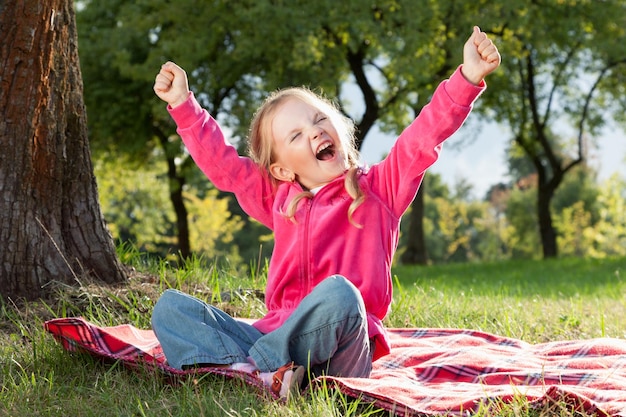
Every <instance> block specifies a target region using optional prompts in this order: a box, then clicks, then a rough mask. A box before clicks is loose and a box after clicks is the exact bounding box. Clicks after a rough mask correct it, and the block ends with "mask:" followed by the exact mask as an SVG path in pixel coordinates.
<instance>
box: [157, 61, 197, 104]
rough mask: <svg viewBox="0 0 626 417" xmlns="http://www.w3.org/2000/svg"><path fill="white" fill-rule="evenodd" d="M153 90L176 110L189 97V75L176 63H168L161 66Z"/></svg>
mask: <svg viewBox="0 0 626 417" xmlns="http://www.w3.org/2000/svg"><path fill="white" fill-rule="evenodd" d="M153 90H154V92H155V93H156V95H157V96H158V97H159V98H160V99H161V100H163V101H165V102H166V103H167V104H169V105H170V107H172V108H174V107H176V106H178V105H179V104H181V103H183V102H184V101H186V100H187V97H189V84H188V83H187V73H186V72H185V70H183V69H182V68H181V67H179V66H178V65H176V64H175V63H173V62H171V61H168V62H166V63H165V64H163V65H162V66H161V70H160V71H159V73H158V74H157V76H156V78H155V80H154V87H153Z"/></svg>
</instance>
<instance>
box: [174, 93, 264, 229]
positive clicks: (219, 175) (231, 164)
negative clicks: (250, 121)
mask: <svg viewBox="0 0 626 417" xmlns="http://www.w3.org/2000/svg"><path fill="white" fill-rule="evenodd" d="M168 111H169V113H170V115H171V116H172V118H173V119H174V121H175V122H176V124H177V126H178V129H177V132H178V134H179V135H180V136H181V138H182V140H183V143H184V144H185V146H186V147H187V150H188V151H189V154H190V155H191V157H192V158H193V160H194V161H195V163H196V165H198V167H199V168H200V169H201V170H202V172H204V174H205V175H206V176H207V178H208V179H209V180H210V181H211V182H212V183H213V184H214V185H215V186H216V187H217V188H218V189H220V190H221V191H226V192H232V193H234V194H235V196H236V197H237V201H238V202H239V204H240V205H241V207H242V208H243V209H244V210H245V211H246V213H247V214H248V215H249V216H251V217H253V218H255V219H256V220H258V221H259V222H261V223H262V224H264V225H265V226H267V227H269V228H270V229H271V228H272V215H271V211H272V202H273V197H274V194H273V189H272V184H271V182H270V181H269V179H268V177H267V176H266V175H264V174H263V172H262V170H261V169H260V168H259V167H258V166H257V165H256V164H255V163H254V162H253V161H252V160H251V159H249V158H246V157H242V156H240V155H239V154H238V153H237V149H235V147H234V146H232V145H231V144H230V143H228V141H227V140H226V139H225V137H224V134H223V132H222V129H221V128H220V126H219V124H218V123H217V121H216V120H215V119H214V118H213V117H212V116H211V115H210V114H209V113H208V112H207V111H206V110H205V109H203V108H202V107H201V106H200V104H199V103H198V101H197V100H196V99H195V97H194V95H193V93H190V94H189V98H188V99H187V101H185V102H184V103H182V104H180V105H179V106H176V107H175V108H171V107H169V106H168Z"/></svg>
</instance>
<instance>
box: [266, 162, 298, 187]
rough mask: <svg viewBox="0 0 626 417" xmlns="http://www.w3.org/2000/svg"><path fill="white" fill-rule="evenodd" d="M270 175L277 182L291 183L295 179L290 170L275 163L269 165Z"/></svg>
mask: <svg viewBox="0 0 626 417" xmlns="http://www.w3.org/2000/svg"><path fill="white" fill-rule="evenodd" d="M270 174H272V177H274V178H276V179H277V180H278V181H285V182H293V181H294V180H295V179H296V174H295V173H294V172H293V171H292V170H290V169H289V168H285V167H284V166H282V165H280V164H279V163H277V162H274V163H273V164H271V165H270Z"/></svg>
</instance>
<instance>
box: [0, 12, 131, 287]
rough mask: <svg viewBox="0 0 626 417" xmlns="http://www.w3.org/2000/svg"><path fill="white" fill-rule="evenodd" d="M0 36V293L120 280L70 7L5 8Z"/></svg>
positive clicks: (1, 16) (121, 275)
mask: <svg viewBox="0 0 626 417" xmlns="http://www.w3.org/2000/svg"><path fill="white" fill-rule="evenodd" d="M0 33H2V34H3V41H2V45H1V46H0V84H1V89H0V91H2V95H1V96H0V108H1V109H2V112H3V114H2V117H0V142H1V143H2V152H1V153H0V195H1V196H0V219H1V221H0V241H1V242H2V251H1V254H0V257H1V258H2V259H1V262H0V265H1V266H0V292H1V294H2V295H3V296H5V297H28V298H36V297H39V296H42V295H43V294H44V292H45V291H46V286H47V285H48V284H50V283H51V282H61V283H75V282H76V280H77V279H78V278H80V277H83V276H84V275H85V274H88V275H90V276H93V277H97V278H99V279H101V280H103V281H106V282H118V281H122V280H124V278H125V274H124V272H123V270H122V266H121V265H120V263H119V261H118V258H117V256H116V252H115V247H114V245H113V241H112V239H111V236H110V234H109V233H108V231H107V229H106V227H105V224H104V221H103V219H102V215H101V212H100V208H99V205H98V195H97V190H96V182H95V179H94V176H93V172H92V171H93V170H92V165H91V160H90V152H89V144H88V141H87V128H86V120H85V108H84V105H83V98H82V81H81V73H80V68H79V61H78V50H77V38H76V24H75V16H74V8H73V2H72V1H71V0H52V1H50V2H47V3H46V4H45V5H44V4H43V3H42V2H40V1H34V0H16V1H13V2H4V3H2V6H1V7H0ZM48 288H49V287H48Z"/></svg>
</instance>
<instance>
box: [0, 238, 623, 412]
mask: <svg viewBox="0 0 626 417" xmlns="http://www.w3.org/2000/svg"><path fill="white" fill-rule="evenodd" d="M121 256H122V259H124V261H125V262H126V263H129V264H132V265H133V267H134V268H135V271H136V272H135V273H133V274H132V278H131V280H130V282H129V284H128V285H124V286H119V287H102V286H99V285H96V284H89V285H84V286H83V287H81V288H68V287H59V288H58V289H57V290H56V292H55V297H54V300H48V301H47V302H38V303H29V304H24V305H21V306H19V308H18V307H17V306H14V305H11V304H5V305H0V309H1V310H2V311H1V312H0V313H1V314H2V321H1V322H0V416H34V415H37V416H66V415H72V416H266V415H271V416H371V415H376V416H385V415H388V413H385V412H382V411H379V410H376V409H374V408H372V407H371V406H369V405H367V404H364V403H360V402H359V401H356V400H352V399H350V398H346V397H345V396H343V395H341V394H339V393H337V392H336V391H335V390H325V389H321V390H316V391H314V392H313V393H312V394H310V395H306V396H304V397H301V398H296V399H294V400H292V401H291V402H290V403H289V404H287V405H281V404H278V403H276V402H273V401H269V400H264V399H262V398H260V397H259V396H258V395H257V394H256V392H255V391H254V390H252V389H251V388H249V387H247V386H244V385H242V383H240V382H237V381H231V380H225V379H224V378H220V377H215V376H211V375H206V376H203V377H201V378H196V379H189V380H186V381H181V382H180V383H178V384H174V385H172V384H169V383H167V382H166V381H164V380H163V379H161V378H159V377H155V376H154V375H146V374H145V373H146V372H148V371H130V370H128V369H127V368H124V367H122V366H119V365H117V364H104V363H101V362H99V361H97V360H95V359H93V358H92V357H90V356H88V355H85V354H78V353H73V354H70V353H68V352H66V351H64V350H63V349H62V348H61V346H60V345H59V344H58V343H56V342H55V341H54V340H53V339H52V337H51V336H50V335H48V334H46V333H45V332H44V331H43V322H44V321H45V320H46V319H49V318H52V317H56V316H64V315H66V316H72V315H82V316H85V317H86V318H87V319H89V320H93V321H94V322H97V323H99V324H101V325H114V324H120V323H132V324H135V325H136V326H138V327H143V328H147V327H148V326H149V319H150V312H151V309H152V306H153V304H154V302H155V301H156V299H157V298H158V295H159V294H160V293H161V292H162V291H163V289H165V288H168V287H174V288H180V289H182V290H184V291H187V292H190V293H193V294H195V295H196V296H199V297H202V298H205V299H207V300H209V301H212V302H214V303H217V304H218V305H220V306H221V307H223V308H224V309H226V310H227V311H229V312H230V313H231V314H233V315H238V316H250V317H258V316H260V315H261V314H263V303H262V300H260V299H259V297H258V292H255V291H249V290H258V289H262V288H263V285H264V278H263V273H262V269H263V268H261V267H260V266H259V265H257V266H254V267H253V268H248V269H249V270H250V269H251V270H252V271H253V272H247V273H246V272H244V271H243V270H242V269H241V268H233V267H231V266H221V267H217V266H216V265H215V264H214V263H211V262H205V261H204V260H202V259H194V260H191V261H190V262H189V263H188V264H187V265H185V267H184V268H181V269H180V270H174V269H172V268H170V267H169V266H168V265H167V264H166V263H165V262H161V261H155V260H150V259H145V258H142V257H140V256H139V255H138V254H136V253H134V252H132V251H131V250H127V251H125V252H124V253H122V254H121ZM394 273H395V275H396V285H395V288H394V291H395V295H394V300H395V301H394V304H393V311H392V313H391V315H390V317H389V318H388V319H387V322H386V324H387V325H388V326H393V327H452V328H471V329H478V330H483V331H487V332H491V333H496V334H500V335H505V336H510V337H516V338H521V339H523V340H526V341H528V342H533V343H534V342H543V341H549V340H561V339H578V338H591V337H600V336H612V337H620V338H624V337H626V335H625V332H626V328H624V327H623V326H622V325H621V323H626V299H625V297H626V296H625V294H626V291H625V290H626V282H625V281H626V259H624V258H621V259H610V260H600V261H599V260H578V259H562V260H551V261H523V262H522V261H512V262H502V263H493V264H457V265H445V266H430V267H397V268H395V270H394ZM233 290H239V291H234V292H233ZM479 415H484V416H487V415H490V413H489V411H488V410H484V411H480V412H479ZM498 415H504V416H554V415H558V416H573V415H574V414H572V413H570V412H569V411H567V409H565V408H560V407H558V405H551V406H550V407H549V408H546V409H543V410H542V409H539V410H532V411H531V410H529V409H528V404H527V403H526V402H525V401H524V399H523V398H520V399H519V400H516V401H514V402H513V403H512V404H511V405H509V406H507V407H505V408H504V409H503V410H501V411H500V412H499V413H498ZM575 415H576V416H580V414H575Z"/></svg>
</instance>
